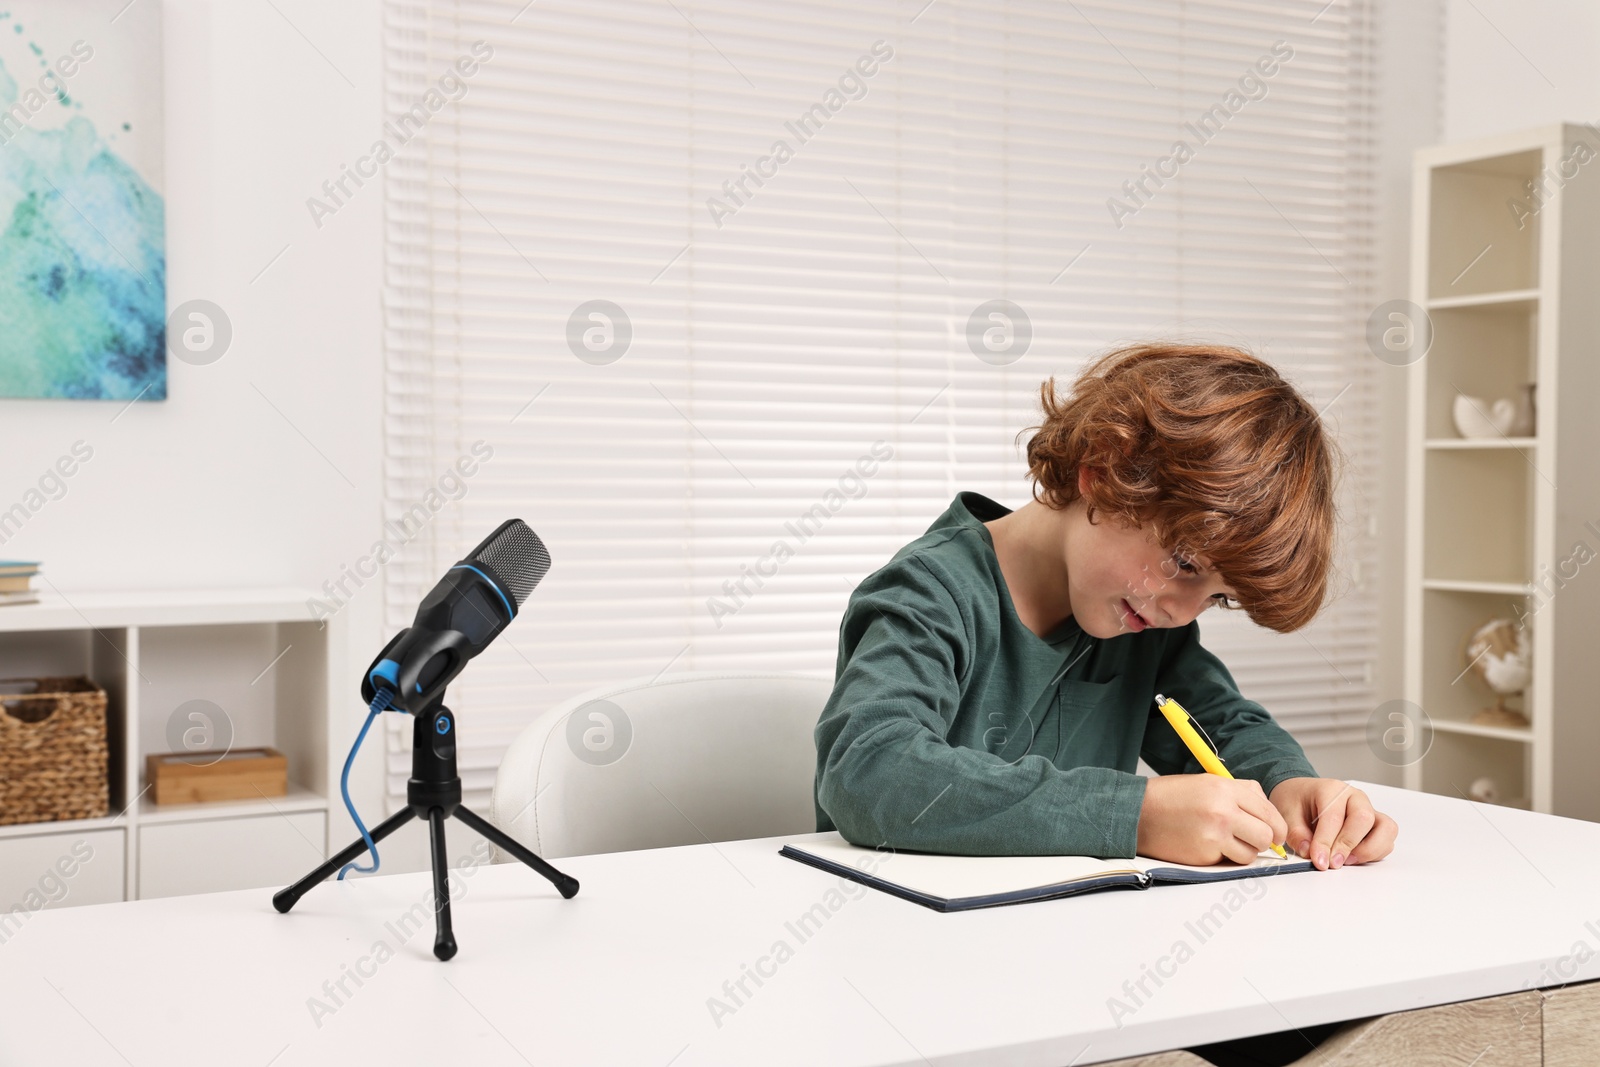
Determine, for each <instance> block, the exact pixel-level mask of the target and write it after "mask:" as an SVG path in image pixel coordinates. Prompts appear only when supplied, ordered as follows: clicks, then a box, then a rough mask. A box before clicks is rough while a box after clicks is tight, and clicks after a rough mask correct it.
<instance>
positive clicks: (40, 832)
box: [0, 589, 361, 933]
mask: <svg viewBox="0 0 1600 1067" xmlns="http://www.w3.org/2000/svg"><path fill="white" fill-rule="evenodd" d="M308 598H309V594H307V593H305V592H304V591H300V590H294V589H244V590H193V591H182V592H178V591H166V590H163V591H151V592H133V591H128V592H106V593H98V594H97V593H88V592H84V593H75V592H71V591H67V592H65V593H64V594H60V593H53V592H52V593H41V594H40V602H39V603H38V604H28V605H22V606H17V607H6V608H3V609H0V677H27V676H38V675H75V674H83V675H87V676H88V677H89V678H91V679H93V680H94V681H95V682H97V683H98V684H99V685H100V686H102V687H103V688H104V689H105V690H106V694H107V740H108V742H109V748H110V767H109V771H110V786H111V810H110V811H109V812H108V814H107V815H106V816H105V817H104V818H100V819H86V820H78V821H73V822H45V823H27V824H21V825H14V826H0V915H3V914H5V913H6V912H10V911H13V910H14V909H17V908H19V907H20V908H21V909H22V911H23V912H24V913H29V914H31V912H32V911H34V910H37V908H36V906H35V903H36V902H37V901H39V900H41V899H43V898H44V897H46V896H48V895H49V894H42V895H41V894H39V893H33V895H31V896H30V895H29V893H30V889H31V888H36V887H38V886H39V885H40V883H41V880H42V881H43V882H44V883H46V884H47V886H53V885H54V879H55V877H56V875H52V874H51V873H50V872H52V871H57V874H59V871H58V870H57V864H58V863H60V862H61V861H62V858H63V857H71V856H72V855H73V853H72V850H73V848H74V847H75V846H77V847H79V848H80V849H82V848H90V849H92V851H93V858H92V859H91V860H89V861H87V862H85V863H83V864H81V865H80V866H79V867H78V868H77V869H76V870H75V871H74V873H73V875H72V877H71V878H69V879H66V882H67V892H66V893H65V894H64V895H62V896H61V898H60V900H59V901H48V902H47V903H48V906H68V905H73V904H81V903H103V902H105V901H111V900H124V899H136V898H139V897H152V896H167V895H173V894H181V893H199V892H208V891H212V890H220V889H234V888H245V887H251V886H267V885H276V884H280V883H283V884H287V883H288V882H291V881H293V880H294V879H296V878H298V877H300V876H301V875H303V874H305V873H306V872H307V871H309V870H311V869H312V868H313V867H315V866H316V865H317V864H318V863H320V862H321V861H322V860H323V859H325V858H326V857H327V855H328V806H329V804H330V803H338V802H339V801H338V799H337V798H338V795H339V794H338V783H339V778H338V774H339V769H340V766H341V763H340V761H339V760H337V759H335V758H332V757H330V747H331V744H332V737H333V722H332V717H331V716H330V713H329V708H330V693H333V692H338V693H341V694H347V695H346V697H345V699H343V700H341V701H339V707H341V708H348V709H350V711H351V714H352V715H353V716H357V717H358V716H359V714H360V711H361V708H360V706H359V705H360V701H359V697H358V693H357V683H356V682H355V681H352V680H350V679H348V678H340V679H338V680H334V679H332V678H331V677H330V670H331V669H335V668H331V667H330V665H332V664H337V663H340V662H342V647H341V645H340V644H339V642H341V641H342V639H343V638H342V634H343V620H342V618H341V617H340V616H337V615H335V616H334V617H332V618H329V619H326V620H324V621H322V622H318V621H316V620H314V619H313V618H312V616H311V614H310V612H309V610H308V607H307V602H308ZM347 725H348V722H347ZM186 733H187V734H188V738H189V740H191V741H192V740H193V739H195V738H196V737H198V738H200V739H201V740H202V741H204V742H206V743H207V747H221V746H224V745H228V746H230V747H233V748H244V747H253V746H258V745H270V746H272V747H274V748H276V749H278V750H279V751H281V752H283V753H284V755H285V756H287V757H288V771H289V792H288V795H287V796H281V797H263V798H261V799H259V800H254V801H240V802H225V803H215V804H183V805H157V804H155V803H154V802H153V801H152V800H151V798H150V795H149V791H148V789H147V783H146V782H145V781H144V780H143V776H144V766H145V760H144V757H145V756H146V755H147V754H149V753H155V752H170V751H180V750H188V749H190V748H192V747H193V746H192V745H190V744H189V743H187V742H186V740H185V735H186ZM345 743H348V740H346V742H345ZM343 844H344V842H340V845H341V846H342V845H343ZM25 897H26V900H25V899H24V898H25ZM0 933H4V930H3V928H0Z"/></svg>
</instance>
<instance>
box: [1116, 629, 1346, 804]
mask: <svg viewBox="0 0 1600 1067" xmlns="http://www.w3.org/2000/svg"><path fill="white" fill-rule="evenodd" d="M1156 692H1157V693H1161V694H1163V695H1165V696H1169V697H1172V698H1173V699H1174V700H1176V701H1177V702H1178V703H1179V704H1182V705H1183V707H1184V709H1185V710H1186V711H1188V712H1189V714H1190V716H1191V717H1193V718H1194V720H1195V721H1196V722H1197V723H1199V724H1200V725H1201V726H1202V727H1204V729H1205V733H1206V734H1207V735H1208V736H1209V737H1210V738H1211V740H1212V742H1213V743H1214V744H1215V745H1216V747H1217V751H1218V752H1219V753H1220V754H1221V756H1222V761H1223V763H1224V765H1225V766H1226V767H1227V768H1228V770H1229V772H1231V773H1232V774H1233V776H1234V777H1235V778H1253V779H1255V780H1256V781H1257V782H1260V783H1261V788H1262V790H1263V791H1264V792H1265V793H1266V794H1267V795H1268V796H1270V795H1271V794H1272V791H1273V789H1275V788H1277V786H1278V783H1279V782H1282V781H1284V780H1286V779H1289V778H1315V777H1316V776H1317V772H1316V770H1315V769H1314V768H1313V767H1312V766H1311V763H1310V761H1309V760H1307V759H1306V754H1305V752H1304V750H1302V749H1301V747H1300V743H1299V742H1298V741H1296V740H1295V739H1294V738H1293V737H1292V736H1291V735H1290V734H1289V732H1288V731H1287V730H1285V729H1284V728H1283V727H1281V726H1279V725H1278V724H1277V722H1276V721H1274V720H1273V718H1272V716H1271V715H1269V714H1267V710H1266V709H1265V708H1263V707H1262V706H1261V705H1260V704H1257V703H1256V702H1255V701H1253V700H1246V699H1245V698H1244V697H1243V696H1241V695H1240V693H1239V687H1238V686H1237V685H1235V684H1234V681H1233V676H1232V675H1231V674H1229V673H1228V668H1227V667H1225V666H1223V664H1222V661H1221V660H1220V659H1218V658H1217V657H1216V656H1214V655H1212V654H1211V653H1210V652H1209V651H1207V650H1206V649H1205V648H1204V647H1203V646H1202V645H1201V644H1200V622H1199V620H1195V621H1194V622H1191V623H1189V625H1188V626H1185V627H1183V628H1182V629H1181V630H1178V631H1174V632H1173V634H1172V637H1171V643H1170V645H1169V646H1168V649H1167V651H1166V653H1165V654H1164V655H1163V657H1162V661H1161V666H1160V668H1158V670H1157V672H1156ZM1140 755H1141V756H1143V757H1144V761H1145V762H1146V763H1148V764H1149V765H1150V767H1151V768H1152V769H1153V770H1154V771H1155V772H1156V773H1157V774H1180V773H1187V774H1198V773H1200V771H1201V767H1200V763H1199V761H1198V760H1196V759H1195V758H1194V756H1192V755H1191V754H1190V753H1189V750H1188V749H1187V748H1186V747H1184V744H1183V742H1182V741H1181V740H1179V738H1178V734H1177V732H1176V731H1175V730H1173V729H1172V726H1171V725H1170V724H1169V723H1168V722H1167V720H1166V717H1165V716H1163V715H1162V714H1161V713H1160V712H1159V711H1158V710H1156V708H1155V705H1154V702H1152V704H1151V707H1150V717H1149V720H1148V721H1147V722H1146V724H1145V737H1144V745H1143V748H1142V749H1141V751H1140Z"/></svg>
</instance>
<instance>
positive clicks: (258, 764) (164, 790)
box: [145, 748, 289, 804]
mask: <svg viewBox="0 0 1600 1067" xmlns="http://www.w3.org/2000/svg"><path fill="white" fill-rule="evenodd" d="M145 781H146V782H148V783H149V785H150V796H151V798H152V799H153V800H154V801H155V802H156V803H157V804H194V803H203V802H206V801H213V800H256V799H258V798H260V797H281V796H283V795H284V794H285V793H287V792H288V791H289V764H288V760H287V759H285V758H284V755H283V753H282V752H279V751H278V750H277V749H275V748H241V749H235V750H234V751H232V752H227V753H224V754H222V755H221V756H219V755H218V754H217V753H215V752H171V753H152V754H150V755H149V756H146V757H145Z"/></svg>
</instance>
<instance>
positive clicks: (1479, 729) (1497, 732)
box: [1428, 719, 1533, 745]
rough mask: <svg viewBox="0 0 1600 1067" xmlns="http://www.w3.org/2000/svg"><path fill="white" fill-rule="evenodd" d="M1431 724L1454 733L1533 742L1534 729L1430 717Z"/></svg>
mask: <svg viewBox="0 0 1600 1067" xmlns="http://www.w3.org/2000/svg"><path fill="white" fill-rule="evenodd" d="M1428 721H1429V724H1430V725H1432V726H1433V728H1434V729H1435V730H1443V731H1444V732H1445V733H1452V734H1471V735H1472V736H1474V737H1493V738H1496V739H1498V740H1501V741H1520V742H1521V743H1523V744H1525V745H1531V744H1533V730H1532V729H1531V728H1530V729H1513V728H1512V727H1509V726H1480V725H1478V724H1477V723H1473V722H1460V721H1458V720H1455V719H1429V720H1428Z"/></svg>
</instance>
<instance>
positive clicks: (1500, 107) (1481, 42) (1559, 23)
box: [1442, 0, 1600, 141]
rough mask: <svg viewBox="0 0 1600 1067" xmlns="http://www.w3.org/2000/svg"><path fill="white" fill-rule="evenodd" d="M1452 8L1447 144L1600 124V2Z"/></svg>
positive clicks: (1485, 1) (1530, 1)
mask: <svg viewBox="0 0 1600 1067" xmlns="http://www.w3.org/2000/svg"><path fill="white" fill-rule="evenodd" d="M1446 3H1447V5H1448V14H1447V16H1446V33H1445V78H1444V134H1443V138H1442V139H1443V140H1444V141H1460V140H1466V139H1468V138H1472V137H1484V136H1488V135H1489V134H1495V133H1506V132H1508V131H1511V130H1520V129H1524V128H1526V127H1529V126H1541V125H1545V124H1547V123H1552V122H1597V121H1600V4H1596V3H1594V0H1446Z"/></svg>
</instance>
